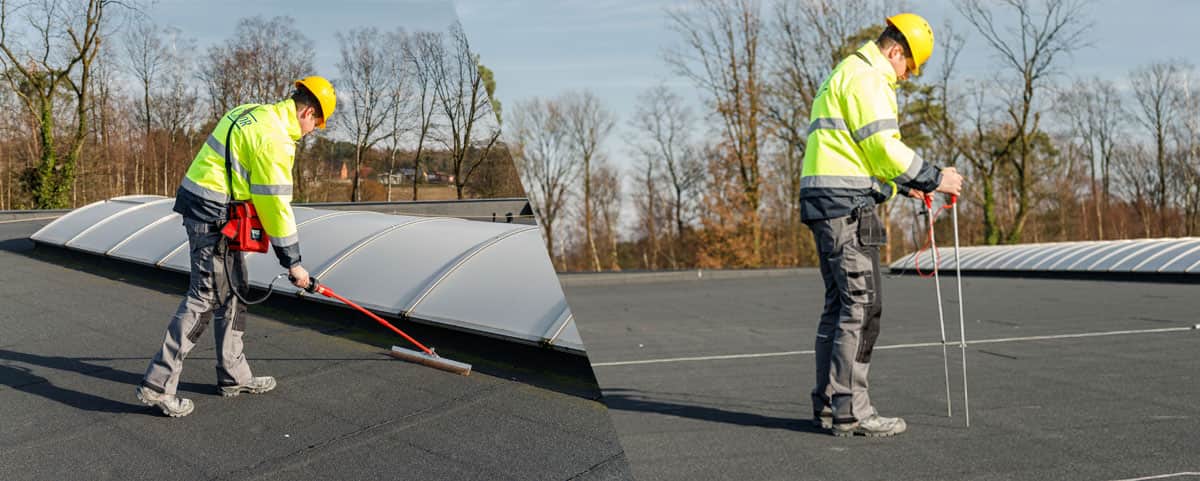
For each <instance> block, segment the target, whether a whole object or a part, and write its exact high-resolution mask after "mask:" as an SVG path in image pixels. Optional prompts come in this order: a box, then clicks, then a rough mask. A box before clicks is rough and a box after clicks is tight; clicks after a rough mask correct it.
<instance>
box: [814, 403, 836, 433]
mask: <svg viewBox="0 0 1200 481" xmlns="http://www.w3.org/2000/svg"><path fill="white" fill-rule="evenodd" d="M812 422H813V426H815V427H818V428H821V429H833V409H830V408H829V406H825V407H823V408H821V410H820V411H813V420H812Z"/></svg>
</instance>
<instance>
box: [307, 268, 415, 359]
mask: <svg viewBox="0 0 1200 481" xmlns="http://www.w3.org/2000/svg"><path fill="white" fill-rule="evenodd" d="M317 293H319V294H322V295H324V296H326V297H332V298H334V299H337V300H339V301H342V302H344V303H345V304H346V305H347V306H350V307H353V308H355V309H358V310H359V312H362V313H363V314H366V315H367V316H370V318H371V319H374V320H375V322H378V323H380V324H383V325H384V326H386V327H387V328H388V329H391V330H392V331H395V333H396V334H399V335H401V336H403V337H404V338H405V339H408V342H411V343H413V344H414V345H416V346H417V347H419V348H421V350H422V351H425V354H429V355H430V356H434V357H437V354H434V353H433V350H432V349H429V348H428V347H425V345H424V344H421V343H420V342H417V340H416V339H413V338H412V336H409V335H408V334H405V333H404V331H401V330H400V329H397V328H396V326H393V325H392V323H390V322H387V321H385V320H383V318H382V317H379V316H376V315H375V314H374V313H373V312H371V311H368V310H366V309H363V308H362V306H360V305H358V304H355V303H354V301H351V300H350V299H346V298H345V297H342V296H339V295H338V293H336V292H333V289H330V288H328V287H325V285H323V284H322V285H318V286H317Z"/></svg>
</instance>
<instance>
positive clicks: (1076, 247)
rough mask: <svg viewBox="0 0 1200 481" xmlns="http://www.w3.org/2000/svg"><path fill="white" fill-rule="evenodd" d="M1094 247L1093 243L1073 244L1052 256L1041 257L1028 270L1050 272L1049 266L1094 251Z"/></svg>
mask: <svg viewBox="0 0 1200 481" xmlns="http://www.w3.org/2000/svg"><path fill="white" fill-rule="evenodd" d="M1096 245H1097V244H1096V243H1095V242H1074V243H1072V244H1071V245H1070V246H1068V247H1066V248H1063V249H1059V250H1056V251H1055V252H1054V254H1053V255H1048V256H1043V257H1042V258H1041V260H1039V261H1038V262H1037V263H1035V264H1033V265H1032V266H1030V267H1029V269H1030V270H1034V271H1046V270H1050V267H1051V266H1053V265H1055V264H1058V263H1059V262H1062V261H1063V260H1065V259H1067V258H1069V257H1071V256H1073V255H1075V254H1078V253H1080V252H1085V251H1089V250H1092V249H1095V248H1096Z"/></svg>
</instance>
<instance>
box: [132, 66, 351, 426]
mask: <svg viewBox="0 0 1200 481" xmlns="http://www.w3.org/2000/svg"><path fill="white" fill-rule="evenodd" d="M295 87H296V89H295V90H294V91H293V92H292V95H291V97H290V98H288V99H285V100H283V101H281V102H279V103H275V104H263V105H258V104H247V105H241V106H238V107H236V108H234V109H233V110H230V111H229V112H227V113H226V114H225V115H224V116H223V117H221V120H220V121H219V122H217V126H216V128H215V129H214V130H213V133H212V135H210V136H209V137H208V140H207V141H205V143H204V145H203V146H202V147H201V148H200V152H199V153H197V154H196V158H195V159H194V160H193V161H192V164H191V166H190V167H189V168H188V171H187V174H186V175H185V176H184V178H183V181H182V183H181V184H180V186H179V189H178V190H177V191H176V194H175V207H174V210H175V212H178V213H179V214H180V215H181V216H182V217H183V227H184V229H185V230H186V231H187V238H188V250H189V252H190V254H191V280H190V284H189V285H188V292H187V296H186V297H185V298H184V299H183V301H182V302H180V303H179V309H178V310H177V311H176V312H175V316H174V317H173V318H171V324H170V325H169V326H167V333H166V337H165V338H164V339H163V343H162V347H161V348H160V349H159V351H158V353H156V354H155V355H154V359H153V360H151V361H150V366H149V367H148V368H147V369H146V375H145V377H144V378H143V379H142V383H141V385H140V386H138V389H137V397H138V399H139V400H141V401H142V402H143V403H145V404H147V405H150V406H156V407H158V408H159V409H161V410H162V412H163V414H166V415H168V416H171V417H181V416H186V415H188V414H190V413H191V412H192V410H193V409H194V408H195V406H194V404H193V403H192V401H191V400H190V399H185V398H181V397H178V396H177V395H176V387H177V386H178V385H179V376H180V374H181V373H182V372H183V359H184V358H185V357H187V354H188V352H189V351H191V350H192V348H193V347H195V343H196V341H197V340H198V339H199V338H200V335H201V333H203V332H204V329H205V328H206V327H207V326H208V324H209V323H212V324H213V338H214V339H215V340H216V357H217V363H216V369H217V385H218V386H219V390H220V392H221V395H222V396H227V397H228V396H236V395H238V394H240V393H243V392H249V393H254V394H260V393H265V392H267V391H270V390H272V389H274V388H275V378H273V377H270V376H258V377H256V376H253V375H252V374H251V371H250V364H249V363H248V362H247V361H246V356H245V355H244V354H243V353H242V347H243V346H242V335H243V333H244V332H245V331H246V318H245V310H246V306H245V305H244V304H243V303H241V302H239V300H238V297H237V295H236V293H235V292H234V290H237V289H240V288H244V286H245V285H246V281H247V277H246V266H245V259H244V257H243V253H242V252H236V251H231V250H229V245H228V241H227V239H226V238H225V237H224V236H223V235H222V234H221V228H222V226H223V225H225V223H226V222H227V221H228V220H229V207H230V204H231V203H232V202H235V201H246V200H249V201H251V202H252V203H253V204H254V207H255V210H257V212H258V216H259V218H260V220H261V222H262V226H263V230H265V231H266V233H267V235H268V236H269V237H270V238H271V246H272V248H273V250H274V251H275V256H276V257H277V258H278V259H279V264H280V265H281V266H283V267H284V268H285V269H287V270H288V274H289V275H290V277H291V279H292V283H293V284H295V285H296V287H299V288H305V287H308V284H309V277H308V271H306V270H305V269H304V267H303V266H302V265H301V264H300V239H299V237H298V236H297V232H296V221H295V215H294V214H293V213H292V207H291V201H292V164H293V162H294V161H295V155H296V141H298V140H300V138H301V137H303V136H304V135H307V134H308V133H310V132H312V131H313V129H314V128H321V129H324V128H325V122H326V121H327V120H328V119H329V116H330V115H332V114H333V109H334V106H335V104H336V101H337V98H336V95H335V93H334V90H333V85H331V84H330V83H329V81H328V80H325V79H324V78H322V77H316V76H313V77H307V78H304V79H302V80H298V81H296V83H295ZM226 139H228V144H226ZM226 149H229V152H228V154H229V156H228V157H229V158H228V162H229V165H230V166H231V170H232V172H228V171H227V170H226V168H225V165H226V162H227V159H226ZM227 270H228V272H227ZM227 279H228V281H227ZM231 282H232V284H233V285H230V283H231ZM239 292H240V291H239Z"/></svg>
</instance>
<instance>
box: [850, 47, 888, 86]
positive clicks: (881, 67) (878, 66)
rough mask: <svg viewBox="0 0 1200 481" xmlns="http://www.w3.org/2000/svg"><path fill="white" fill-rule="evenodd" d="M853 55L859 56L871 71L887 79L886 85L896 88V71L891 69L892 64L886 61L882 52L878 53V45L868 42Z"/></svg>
mask: <svg viewBox="0 0 1200 481" xmlns="http://www.w3.org/2000/svg"><path fill="white" fill-rule="evenodd" d="M855 55H861V56H862V58H863V60H866V61H867V64H868V65H870V66H871V68H872V69H874V70H876V71H878V72H879V73H880V74H882V75H883V76H884V78H886V79H887V81H888V85H891V86H892V88H896V70H895V69H893V68H892V63H891V62H890V61H888V59H887V57H884V56H883V52H880V51H879V45H876V44H875V42H874V41H872V40H868V41H867V43H864V44H863V46H862V47H859V48H858V51H856V52H855Z"/></svg>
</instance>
